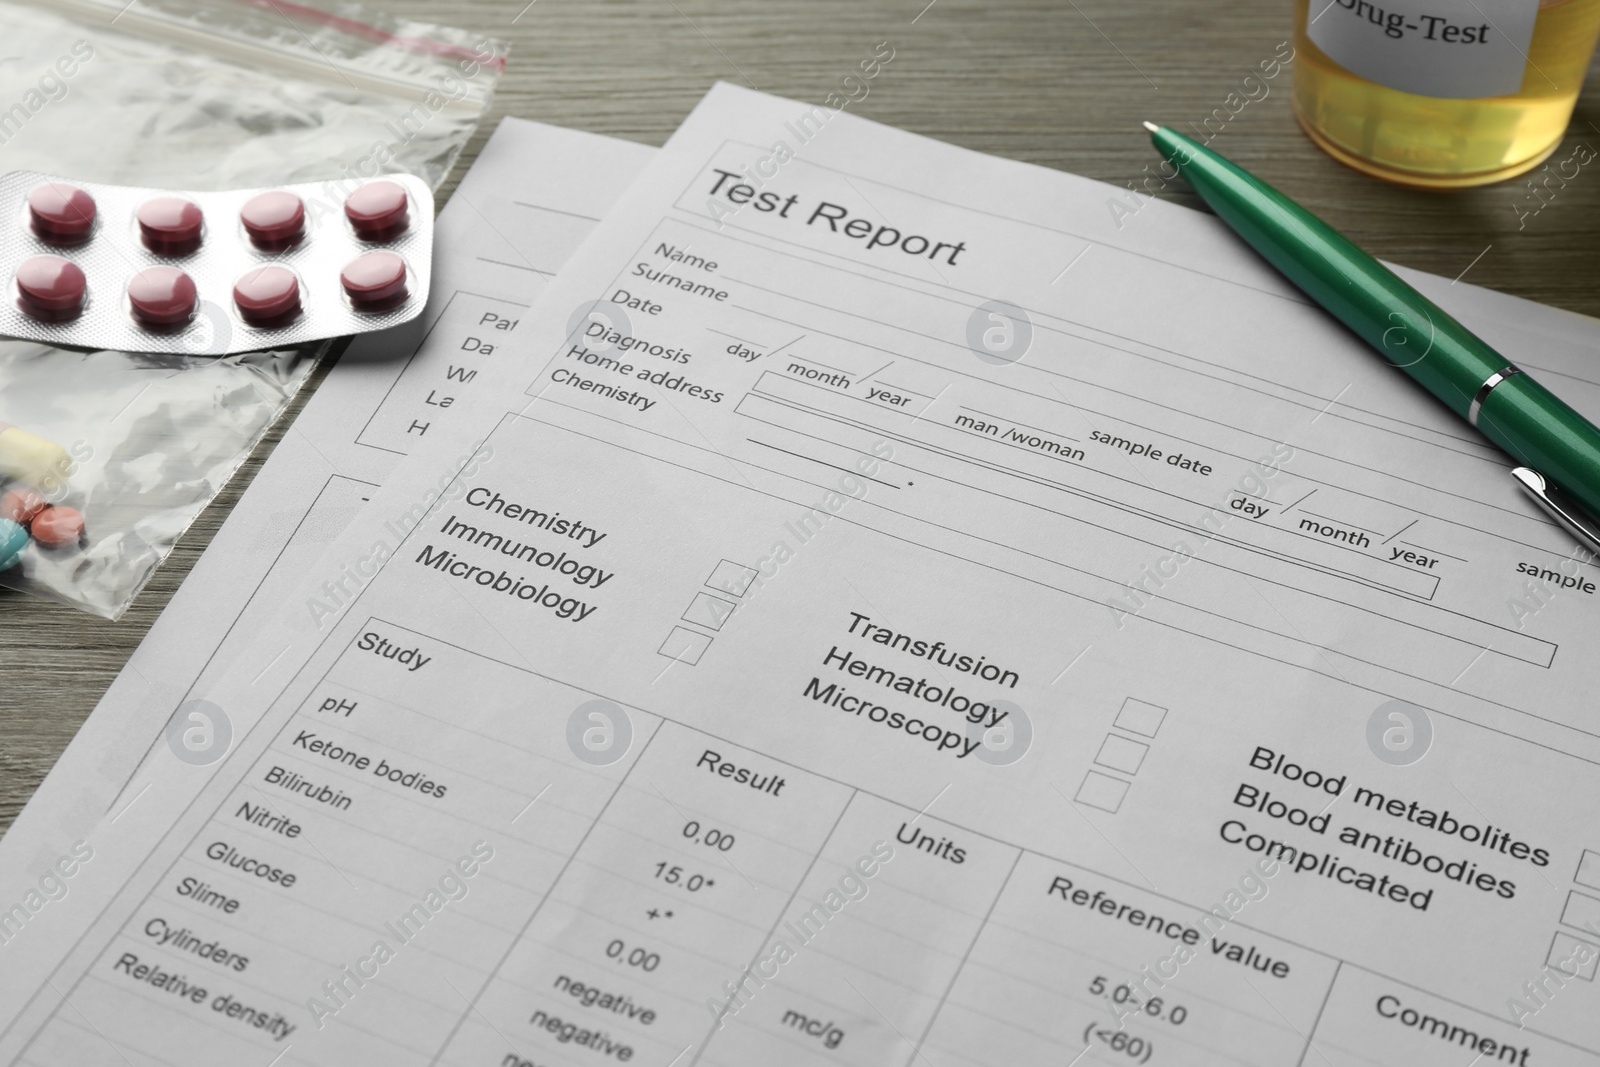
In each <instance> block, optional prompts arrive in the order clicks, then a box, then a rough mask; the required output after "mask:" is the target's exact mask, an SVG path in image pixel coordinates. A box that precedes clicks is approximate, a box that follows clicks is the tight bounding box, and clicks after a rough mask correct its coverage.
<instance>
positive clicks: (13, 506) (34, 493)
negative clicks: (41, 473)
mask: <svg viewBox="0 0 1600 1067" xmlns="http://www.w3.org/2000/svg"><path fill="white" fill-rule="evenodd" d="M47 503H48V501H46V500H45V498H44V494H43V493H41V492H39V490H37V489H35V488H34V487H33V486H31V485H22V486H18V487H17V488H15V489H12V490H10V491H8V492H7V493H6V494H5V495H4V496H0V519H10V520H11V521H12V522H14V523H16V524H18V525H19V526H26V525H28V523H30V522H32V521H33V517H34V516H35V515H37V514H39V512H41V511H43V510H44V509H45V505H46V504H47Z"/></svg>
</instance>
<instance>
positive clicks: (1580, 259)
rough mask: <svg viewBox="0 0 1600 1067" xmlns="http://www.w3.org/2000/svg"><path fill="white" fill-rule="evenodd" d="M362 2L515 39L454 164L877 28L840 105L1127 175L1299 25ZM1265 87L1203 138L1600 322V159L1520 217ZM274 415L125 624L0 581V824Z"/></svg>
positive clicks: (792, 62) (1595, 130) (794, 83)
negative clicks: (864, 69)
mask: <svg viewBox="0 0 1600 1067" xmlns="http://www.w3.org/2000/svg"><path fill="white" fill-rule="evenodd" d="M374 2H375V3H376V6H379V7H382V8H384V9H386V10H388V11H390V12H392V13H394V14H397V15H406V16H411V17H414V18H422V19H430V20H433V21H440V22H448V23H450V24H453V25H456V26H460V27H463V28H466V29H470V30H475V31H479V32H481V33H484V34H492V35H495V36H498V37H502V38H505V39H508V40H510V41H511V42H512V43H513V47H512V52H511V56H510V61H509V63H508V66H507V68H506V72H505V76H504V78H503V80H502V81H501V83H500V89H499V92H498V94H497V95H496V98H495V101H494V107H493V110H492V112H491V113H490V115H489V116H488V118H487V119H486V121H485V122H484V124H483V127H482V128H481V129H480V130H479V132H478V135H477V137H476V138H474V140H473V143H472V145H471V147H470V148H469V149H468V151H467V153H466V154H465V156H464V157H463V159H462V162H461V163H460V164H459V165H458V166H457V170H456V175H455V176H454V177H458V176H459V175H460V173H461V172H462V171H463V170H464V169H465V168H466V165H467V164H468V163H470V161H471V159H472V157H473V156H474V155H475V154H476V151H477V149H478V147H479V146H480V145H481V144H482V143H483V141H484V139H485V138H486V137H487V136H488V133H489V131H490V130H492V129H493V128H494V125H495V123H496V122H498V121H499V119H500V117H501V116H504V115H518V116H521V117H524V118H529V119H537V120H539V121H541V122H548V123H553V124H556V125H561V126H572V127H577V128H581V129H586V130H592V131H594V132H597V133H603V134H610V135H612V136H615V137H622V138H628V139H631V140H635V141H641V142H644V143H646V144H651V145H659V144H662V143H663V142H665V141H666V139H667V137H668V136H669V135H670V134H671V133H672V130H673V129H674V127H676V126H677V124H678V122H679V120H680V119H681V118H682V117H683V116H684V115H685V114H686V113H687V112H688V111H689V110H690V108H692V107H693V106H694V104H695V102H696V101H697V100H699V98H700V97H701V95H702V94H703V93H704V92H705V91H706V89H707V87H708V86H710V85H711V84H712V82H714V81H716V80H718V79H724V80H728V81H734V82H738V83H741V84H744V85H748V86H752V87H754V88H757V89H761V90H763V91H765V92H769V93H776V94H779V95H782V96H788V97H794V98H797V99H801V100H808V101H812V102H820V101H822V100H823V99H825V98H826V96H827V94H828V93H829V92H831V91H834V90H835V89H836V88H838V86H839V83H840V79H841V78H843V77H844V76H845V75H846V74H847V73H849V72H850V71H851V69H852V68H853V66H854V64H855V63H856V62H857V61H858V60H859V59H860V58H861V57H862V56H864V55H867V54H869V53H870V52H871V51H872V49H873V47H874V46H875V45H876V44H877V43H878V42H880V41H888V42H889V43H890V44H891V45H892V46H893V47H894V49H895V57H894V61H893V63H892V64H891V65H890V66H888V67H887V68H885V69H884V71H883V73H881V74H880V75H879V76H878V77H877V78H876V79H875V80H874V81H873V82H872V83H871V92H870V95H869V96H868V97H867V98H866V99H865V100H863V101H861V102H860V103H859V104H857V105H853V107H852V110H854V111H855V112H856V113H858V114H860V115H863V116H865V117H867V118H871V119H875V120H877V121H879V122H884V123H888V124H891V125H894V126H899V127H902V128H904V129H908V130H912V131H915V132H917V133H921V134H926V135H928V136H931V137H937V138H940V139H942V140H946V141H950V142H953V143H955V144H959V145H963V146H965V147H968V148H973V149H978V150H980V151H983V152H991V153H994V154H996V155H1001V156H1008V157H1011V158H1013V159H1020V160H1026V161H1028V162H1031V163H1038V164H1042V165H1043V166H1047V167H1056V168H1059V169H1061V170H1067V171H1072V172H1074V173H1077V174H1082V175H1085V176H1087V177H1090V178H1098V179H1100V180H1102V181H1106V182H1110V183H1112V184H1114V185H1117V186H1125V185H1126V184H1127V183H1128V182H1129V181H1131V180H1135V179H1137V178H1139V177H1140V176H1141V168H1143V167H1144V166H1145V165H1146V164H1149V163H1150V162H1151V161H1152V159H1153V158H1154V157H1153V155H1152V153H1151V149H1150V147H1149V143H1148V141H1147V140H1146V139H1145V137H1144V136H1143V134H1142V133H1141V131H1140V130H1139V128H1138V127H1139V123H1140V121H1141V120H1143V119H1153V120H1159V121H1164V122H1167V123H1170V124H1172V125H1175V126H1178V127H1179V128H1184V127H1185V124H1186V123H1189V122H1195V123H1198V122H1200V121H1201V120H1202V119H1203V118H1205V117H1206V115H1208V114H1209V113H1210V112H1211V110H1212V109H1213V108H1217V107H1222V106H1223V101H1224V99H1225V98H1226V97H1227V95H1228V94H1229V93H1230V92H1233V91H1235V90H1238V89H1239V88H1240V87H1241V85H1242V83H1243V79H1244V77H1245V75H1246V74H1247V73H1249V72H1250V71H1252V70H1253V69H1255V68H1256V66H1257V64H1258V63H1259V62H1260V61H1262V60H1264V59H1267V58H1269V57H1271V56H1272V54H1273V53H1274V51H1275V50H1276V49H1277V48H1278V47H1279V45H1280V43H1282V42H1285V41H1287V40H1288V39H1289V37H1290V26H1291V18H1292V11H1291V7H1290V5H1289V4H1288V3H1282V2H1280V3H1274V4H1231V5H1219V4H1212V3H1205V2H1202V0H1142V2H1140V3H1128V2H1126V0H1063V2H1060V3H1056V2H1046V0H935V2H934V3H932V4H927V0H790V2H782V3H780V2H774V0H604V2H595V0H534V2H533V3H532V4H529V5H528V6H527V7H526V8H524V7H523V4H524V3H526V0H458V2H456V3H451V4H445V3H440V2H438V0H374ZM925 5H926V6H925ZM1597 82H1600V77H1597V76H1596V73H1595V68H1593V67H1591V70H1590V77H1589V84H1588V86H1587V91H1586V101H1585V100H1584V99H1580V102H1579V105H1578V110H1577V113H1576V114H1575V116H1574V119H1573V123H1572V126H1571V128H1570V129H1569V132H1568V134H1567V140H1566V142H1565V144H1564V146H1563V147H1562V148H1561V149H1560V150H1558V155H1559V157H1563V158H1564V157H1565V156H1566V155H1567V154H1568V153H1569V152H1570V151H1571V149H1572V147H1573V146H1574V145H1575V144H1576V143H1578V142H1585V143H1588V144H1590V145H1592V146H1594V147H1596V148H1600V84H1597ZM1267 84H1268V85H1269V86H1270V89H1271V91H1270V94H1269V95H1268V96H1266V97H1265V98H1263V99H1261V100H1259V102H1254V103H1251V104H1250V105H1249V106H1247V107H1246V108H1245V109H1244V110H1243V111H1242V112H1240V113H1239V115H1238V116H1237V117H1236V118H1234V119H1233V120H1232V121H1231V122H1230V123H1229V125H1228V126H1227V127H1226V129H1225V130H1224V131H1223V132H1222V133H1221V134H1220V135H1219V136H1218V138H1217V139H1216V141H1215V142H1214V143H1213V144H1214V147H1219V148H1220V149H1221V150H1222V151H1223V152H1224V153H1226V154H1228V155H1229V156H1231V157H1232V158H1234V159H1235V160H1237V161H1239V162H1240V163H1242V164H1243V165H1245V166H1246V167H1248V168H1250V169H1252V170H1254V171H1255V172H1256V173H1258V174H1260V175H1261V176H1262V177H1264V178H1266V179H1267V180H1268V181H1270V182H1272V183H1273V184H1275V185H1277V186H1278V187H1279V188H1280V189H1282V190H1284V191H1285V192H1287V193H1288V194H1289V195H1290V196H1292V197H1294V198H1296V199H1297V200H1299V201H1300V202H1301V203H1303V204H1306V205H1307V206H1308V207H1310V208H1311V209H1312V210H1313V211H1315V212H1317V213H1318V214H1320V215H1321V216H1322V217H1323V218H1325V219H1327V220H1328V221H1329V222H1331V223H1332V224H1333V225H1335V226H1337V227H1339V228H1340V229H1342V230H1343V231H1344V232H1345V233H1347V234H1349V235H1350V236H1351V237H1353V238H1354V239H1355V240H1356V241H1357V242H1358V243H1360V244H1361V245H1363V246H1364V247H1366V248H1367V249H1369V250H1371V251H1373V252H1374V253H1376V254H1378V255H1380V256H1383V257H1385V258H1387V259H1390V260H1394V261H1397V262H1400V263H1404V264H1407V265H1409V266H1413V267H1418V268H1421V269H1423V270H1428V271H1432V272H1434V273H1437V274H1443V275H1446V276H1449V277H1452V278H1453V277H1456V276H1457V275H1461V274H1462V273H1463V272H1466V279H1467V280H1469V281H1472V282H1475V283H1477V284H1479V285H1483V286H1488V287H1491V288H1494V289H1499V290H1503V291H1505V292H1509V293H1514V294H1517V295H1519V296H1524V297H1527V298H1529V299H1532V300H1538V301H1542V302H1545V303H1549V304H1554V305H1557V306H1559V307H1564V308H1569V309H1571V310H1573V311H1579V312H1583V313H1585V314H1589V315H1596V316H1600V285H1597V282H1600V167H1595V168H1585V169H1584V170H1583V171H1581V172H1580V173H1579V175H1578V177H1577V178H1576V179H1574V180H1573V181H1571V182H1570V183H1569V184H1568V185H1567V187H1566V188H1564V189H1562V190H1560V192H1559V193H1558V194H1557V197H1556V199H1554V200H1553V201H1552V202H1551V203H1550V204H1549V205H1548V206H1547V207H1546V208H1544V210H1543V211H1541V212H1540V213H1539V214H1538V215H1537V216H1535V217H1532V218H1530V219H1528V220H1527V224H1526V227H1525V228H1523V229H1520V230H1519V218H1518V211H1517V205H1519V204H1521V203H1523V202H1524V196H1525V194H1526V187H1525V185H1524V184H1523V182H1522V181H1520V180H1518V181H1513V182H1510V183H1506V184H1503V185H1498V186H1490V187H1487V188H1482V189H1477V190H1472V191H1468V192H1459V193H1453V194H1448V195H1439V194H1428V193H1421V192H1413V191H1408V190H1404V189H1400V188H1395V187H1391V186H1387V185H1383V184H1381V183H1379V182H1375V181H1373V180H1371V179H1369V178H1366V177H1363V176H1361V175H1359V174H1357V173H1355V172H1354V171H1351V170H1348V169H1346V168H1344V167H1342V166H1340V165H1339V164H1337V163H1335V162H1334V161H1333V160H1331V159H1329V158H1328V157H1327V156H1325V155H1323V154H1322V153H1321V152H1319V151H1318V150H1317V149H1316V148H1315V147H1313V146H1312V144H1311V143H1310V142H1309V141H1307V140H1306V138H1305V137H1304V135H1302V134H1301V133H1300V131H1299V129H1298V127H1297V126H1296V125H1295V122H1294V119H1293V117H1292V116H1291V114H1290V108H1289V75H1288V74H1287V73H1285V74H1284V75H1281V76H1280V77H1279V78H1277V79H1275V80H1274V81H1272V82H1269V83H1267ZM1259 91H1260V90H1259V89H1256V90H1255V92H1256V93H1257V94H1259ZM454 177H452V180H451V182H450V184H449V185H447V186H446V190H445V191H446V192H448V189H449V188H450V187H451V186H453V184H454ZM1172 198H1173V199H1177V200H1180V201H1183V202H1187V203H1191V204H1192V203H1193V202H1194V201H1193V199H1192V197H1187V196H1184V195H1179V194H1173V195H1172ZM1596 360H1597V361H1600V353H1596ZM308 395H309V390H308V391H307V392H306V394H304V395H303V396H302V397H301V402H303V401H304V398H305V396H308ZM297 410H298V404H297V405H296V406H295V408H294V409H293V411H297ZM293 411H291V417H292V413H293ZM284 421H285V422H287V417H286V419H285V420H284ZM282 429H283V424H280V425H279V426H278V427H277V429H276V431H275V432H274V433H273V434H271V435H269V437H268V439H267V440H266V441H265V442H263V444H262V445H261V447H260V448H258V449H257V450H256V454H255V455H254V456H252V457H251V460H250V462H249V463H248V464H246V466H245V467H244V469H243V470H242V471H241V472H240V474H239V475H238V476H236V477H235V478H234V479H233V481H232V483H230V484H229V485H228V486H227V488H226V489H225V490H224V491H223V493H222V494H221V495H220V496H219V497H218V499H217V500H216V502H215V503H214V504H213V505H212V506H211V508H209V509H208V510H207V511H206V512H205V513H204V514H203V515H202V516H201V517H200V519H199V520H198V521H197V522H196V523H195V525H194V527H193V528H192V529H191V530H190V531H189V533H188V534H187V535H186V536H185V537H184V538H183V540H182V543H181V544H180V545H179V546H178V548H177V549H176V550H175V551H174V552H173V553H172V555H171V557H170V558H169V559H168V560H167V562H166V564H165V565H164V566H163V567H162V568H161V570H160V571H159V573H158V574H157V575H156V577H155V578H154V579H153V580H152V581H151V583H150V584H149V586H148V587H147V588H146V589H145V591H144V593H143V594H142V595H141V596H140V597H139V599H138V600H137V601H136V602H135V604H134V605H133V607H132V608H130V609H129V611H128V613H127V614H126V615H125V616H124V617H123V618H122V620H121V621H119V622H116V623H112V622H107V621H105V620H103V619H99V618H94V617H92V616H89V615H86V614H83V613H81V612H78V611H74V610H72V609H70V608H66V607H62V606H59V605H56V604H53V603H49V602H46V601H42V600H37V599H32V598H27V597H22V596H18V595H15V594H12V593H10V592H9V591H0V830H3V829H4V828H5V827H8V826H9V825H10V824H11V822H12V820H13V819H14V818H15V817H16V814H17V812H18V811H20V810H21V807H22V805H23V804H24V803H25V802H26V801H27V798H28V797H29V795H30V794H31V793H32V792H33V790H34V789H35V788H36V787H37V786H38V784H39V782H40V780H41V779H42V778H43V777H44V775H45V773H46V772H47V771H48V770H49V769H50V766H51V764H52V763H53V762H54V761H55V759H56V757H57V756H58V755H59V754H60V753H61V751H62V750H63V749H64V748H65V747H66V745H67V743H68V742H69V741H70V740H71V739H72V736H73V733H74V732H75V731H76V730H77V728H78V725H79V724H80V723H81V722H82V721H83V719H84V718H85V717H86V716H87V715H88V714H89V712H90V711H91V710H92V709H93V708H94V706H95V703H96V702H97V701H98V700H99V699H100V696H101V694H102V693H103V692H104V691H105V689H106V687H107V686H108V685H109V684H110V683H111V680H112V678H113V677H115V675H116V673H117V671H118V670H119V669H120V668H121V667H122V665H123V663H124V662H125V661H126V660H127V658H128V657H129V655H131V654H132V652H133V650H134V648H135V647H136V646H137V645H138V643H139V641H140V640H141V639H142V638H143V637H144V634H145V631H146V630H147V629H148V628H149V627H150V625H151V623H152V622H154V620H155V618H156V615H157V614H158V613H160V611H161V609H162V608H163V607H165V605H166V603H167V600H168V598H169V597H170V596H171V594H172V592H173V590H175V589H176V588H177V586H178V584H179V583H180V582H181V581H182V580H183V578H184V575H185V574H187V573H188V571H189V567H190V566H191V565H192V564H193V562H194V560H195V558H196V557H197V556H198V555H199V553H200V552H202V551H204V549H205V547H206V544H207V543H208V542H209V541H210V538H211V535H212V533H213V532H214V531H215V529H216V528H217V526H218V525H220V524H221V522H222V521H223V519H224V518H226V516H227V514H228V509H229V507H231V506H232V504H233V502H234V501H235V500H236V499H238V495H239V493H241V492H242V491H243V490H244V488H245V487H246V486H247V485H248V484H249V481H250V478H251V476H252V475H253V474H254V472H255V470H256V468H257V466H258V465H259V464H260V462H261V461H262V460H263V459H264V458H265V457H266V455H267V454H268V453H269V452H270V451H271V449H272V446H273V444H274V443H275V442H276V440H277V437H278V435H279V434H280V433H281V432H282Z"/></svg>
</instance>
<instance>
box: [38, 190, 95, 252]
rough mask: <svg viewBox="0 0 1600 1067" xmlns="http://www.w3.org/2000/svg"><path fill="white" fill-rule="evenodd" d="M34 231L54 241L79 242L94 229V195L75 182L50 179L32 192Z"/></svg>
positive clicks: (62, 242)
mask: <svg viewBox="0 0 1600 1067" xmlns="http://www.w3.org/2000/svg"><path fill="white" fill-rule="evenodd" d="M28 215H29V217H30V218H31V220H32V222H33V232H34V233H36V234H38V235H39V236H40V237H42V238H43V239H44V240H46V241H49V242H51V243H53V244H75V243H76V242H78V241H81V240H83V239H84V238H86V237H88V236H89V231H90V230H92V229H94V197H92V196H90V195H89V194H88V193H86V192H84V191H83V190H82V189H78V188H76V187H74V186H71V185H62V184H60V183H59V182H48V183H46V184H44V185H39V186H35V187H34V190H33V192H31V193H29V194H28Z"/></svg>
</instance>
